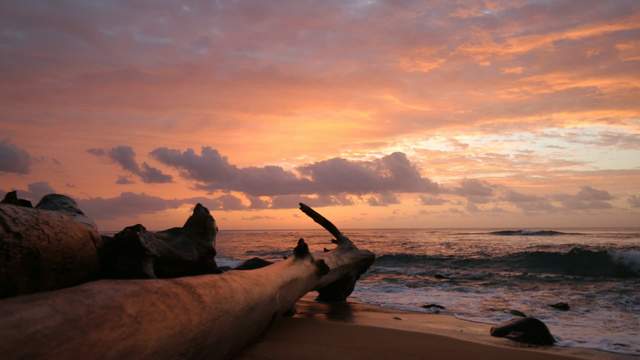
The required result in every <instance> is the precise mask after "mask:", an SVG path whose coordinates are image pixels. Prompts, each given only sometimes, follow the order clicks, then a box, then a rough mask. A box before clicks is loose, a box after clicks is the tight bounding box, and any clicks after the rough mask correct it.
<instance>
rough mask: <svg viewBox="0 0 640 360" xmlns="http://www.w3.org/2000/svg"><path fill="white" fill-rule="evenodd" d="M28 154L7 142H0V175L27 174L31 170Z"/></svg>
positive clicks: (30, 160)
mask: <svg viewBox="0 0 640 360" xmlns="http://www.w3.org/2000/svg"><path fill="white" fill-rule="evenodd" d="M31 163H32V158H31V155H29V153H28V152H27V151H25V150H23V149H21V148H19V147H18V146H16V145H14V144H11V143H9V142H8V141H4V140H3V141H0V173H2V172H7V173H16V174H27V173H28V172H29V170H30V169H31Z"/></svg>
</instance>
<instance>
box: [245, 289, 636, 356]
mask: <svg viewBox="0 0 640 360" xmlns="http://www.w3.org/2000/svg"><path fill="white" fill-rule="evenodd" d="M489 328H490V326H489V325H486V324H478V323H473V322H468V321H463V320H459V319H456V318H454V317H453V316H449V315H440V314H437V315H436V314H433V315H432V314H423V313H409V312H397V311H389V310H386V309H383V308H378V307H374V306H369V305H363V304H357V303H347V304H341V305H327V304H320V303H316V302H314V301H313V300H312V298H310V297H305V298H303V299H302V300H300V301H299V302H298V304H297V313H296V315H295V316H294V317H292V318H284V319H281V320H278V321H277V322H276V323H275V324H274V325H273V326H272V327H271V329H269V331H267V332H266V333H265V335H264V337H263V338H262V339H261V340H260V341H259V342H257V343H256V344H255V345H253V346H251V347H249V348H247V349H246V350H245V351H244V352H243V353H242V354H240V356H238V359H242V360H249V359H251V360H258V359H260V360H262V359H313V360H319V359H331V360H336V359H395V360H401V359H454V360H455V359H497V360H500V359H510V360H513V359H519V360H535V359H547V360H548V359H558V360H560V359H639V358H638V357H632V356H620V355H616V354H611V353H606V352H601V351H594V350H588V349H577V348H563V347H558V346H553V347H534V346H527V345H522V344H518V343H515V342H512V341H510V340H506V339H498V338H493V337H491V336H489Z"/></svg>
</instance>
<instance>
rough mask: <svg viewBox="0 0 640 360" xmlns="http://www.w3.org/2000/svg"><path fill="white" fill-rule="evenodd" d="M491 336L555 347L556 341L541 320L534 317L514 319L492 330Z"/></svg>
mask: <svg viewBox="0 0 640 360" xmlns="http://www.w3.org/2000/svg"><path fill="white" fill-rule="evenodd" d="M491 336H495V337H506V338H508V339H511V340H514V341H518V342H523V343H527V344H533V345H553V343H555V339H554V338H553V336H552V335H551V333H550V332H549V328H547V326H546V325H545V324H544V323H543V322H542V321H540V320H538V319H536V318H532V317H525V318H521V319H514V320H511V321H508V322H506V323H502V324H500V325H497V326H494V327H492V328H491Z"/></svg>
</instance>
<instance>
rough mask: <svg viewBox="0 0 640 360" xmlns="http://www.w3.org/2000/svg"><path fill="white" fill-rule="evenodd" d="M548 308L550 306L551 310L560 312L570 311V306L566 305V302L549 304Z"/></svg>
mask: <svg viewBox="0 0 640 360" xmlns="http://www.w3.org/2000/svg"><path fill="white" fill-rule="evenodd" d="M549 306H551V307H552V308H554V309H556V310H560V311H569V310H571V306H569V304H567V303H566V302H559V303H555V304H549Z"/></svg>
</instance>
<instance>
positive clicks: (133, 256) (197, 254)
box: [100, 204, 220, 278]
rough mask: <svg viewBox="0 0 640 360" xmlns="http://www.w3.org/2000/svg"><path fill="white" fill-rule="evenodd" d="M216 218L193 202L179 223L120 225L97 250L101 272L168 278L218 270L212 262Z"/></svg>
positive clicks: (119, 275) (126, 275)
mask: <svg viewBox="0 0 640 360" xmlns="http://www.w3.org/2000/svg"><path fill="white" fill-rule="evenodd" d="M217 232H218V228H217V226H216V222H215V220H214V219H213V217H212V216H211V214H210V213H209V210H208V209H207V208H205V207H204V206H202V205H200V204H197V205H196V206H195V208H194V209H193V214H192V215H191V216H190V217H189V219H188V220H187V222H186V223H185V224H184V226H183V227H180V228H178V227H176V228H171V229H168V230H164V231H159V232H151V231H147V229H146V228H145V227H144V226H142V225H140V224H137V225H133V226H129V227H126V228H124V229H123V230H122V231H120V232H119V233H117V234H116V235H115V236H114V237H113V238H111V239H110V240H109V241H107V242H106V243H105V245H104V246H103V248H102V251H101V252H100V262H101V265H102V271H103V274H104V276H106V277H112V278H156V277H160V278H170V277H178V276H188V275H199V274H211V273H220V270H219V269H218V266H217V265H216V262H215V255H216V250H215V239H216V234H217Z"/></svg>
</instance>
